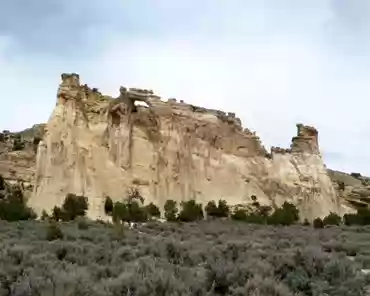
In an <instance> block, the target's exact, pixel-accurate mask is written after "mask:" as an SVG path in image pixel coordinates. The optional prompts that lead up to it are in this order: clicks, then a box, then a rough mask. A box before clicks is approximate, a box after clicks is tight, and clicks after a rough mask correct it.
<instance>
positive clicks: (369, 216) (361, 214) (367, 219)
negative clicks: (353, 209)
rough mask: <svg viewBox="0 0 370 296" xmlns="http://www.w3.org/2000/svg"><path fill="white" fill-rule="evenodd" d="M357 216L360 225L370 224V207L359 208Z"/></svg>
mask: <svg viewBox="0 0 370 296" xmlns="http://www.w3.org/2000/svg"><path fill="white" fill-rule="evenodd" d="M357 216H358V221H359V224H360V225H370V209H368V208H361V209H358V210H357Z"/></svg>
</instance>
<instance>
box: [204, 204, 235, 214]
mask: <svg viewBox="0 0 370 296" xmlns="http://www.w3.org/2000/svg"><path fill="white" fill-rule="evenodd" d="M204 210H205V212H206V213H207V217H213V218H227V217H228V216H229V214H230V208H229V206H228V205H227V202H226V200H219V201H218V206H217V205H216V203H215V201H213V200H212V201H209V202H208V204H207V205H206V207H205V208H204Z"/></svg>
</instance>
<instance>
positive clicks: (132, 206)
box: [127, 200, 148, 222]
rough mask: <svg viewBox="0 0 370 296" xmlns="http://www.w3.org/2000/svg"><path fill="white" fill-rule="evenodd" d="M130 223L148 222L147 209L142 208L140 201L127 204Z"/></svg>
mask: <svg viewBox="0 0 370 296" xmlns="http://www.w3.org/2000/svg"><path fill="white" fill-rule="evenodd" d="M127 209H128V217H129V219H128V221H127V222H145V221H147V220H148V216H147V212H146V209H145V207H143V206H141V205H140V204H139V202H138V201H136V200H132V201H131V202H129V203H128V204H127Z"/></svg>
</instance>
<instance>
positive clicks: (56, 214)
mask: <svg viewBox="0 0 370 296" xmlns="http://www.w3.org/2000/svg"><path fill="white" fill-rule="evenodd" d="M51 218H52V219H53V220H55V221H61V220H64V213H63V210H62V209H61V208H60V207H58V206H54V208H53V210H52V214H51Z"/></svg>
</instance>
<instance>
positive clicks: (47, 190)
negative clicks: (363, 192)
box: [29, 74, 340, 219]
mask: <svg viewBox="0 0 370 296" xmlns="http://www.w3.org/2000/svg"><path fill="white" fill-rule="evenodd" d="M138 101H140V102H141V105H139V104H138V103H137V102H138ZM143 105H145V106H143ZM297 128H298V133H297V136H295V137H294V138H293V139H292V145H291V148H290V149H284V150H282V149H279V148H274V149H272V151H271V153H268V151H266V149H265V148H264V147H263V146H262V145H261V142H260V140H259V138H258V136H256V134H255V133H254V132H251V131H250V130H248V129H243V128H242V125H241V121H240V119H238V118H237V117H236V116H235V114H234V113H225V112H222V111H218V110H210V109H205V108H201V107H197V106H193V105H189V104H186V103H184V102H183V101H180V102H177V101H176V100H174V99H171V100H168V101H167V102H164V101H162V100H161V99H160V97H158V96H156V95H154V93H153V91H151V90H142V89H132V88H131V89H127V88H124V87H121V88H120V96H119V97H118V98H115V99H113V98H110V97H107V96H104V95H102V94H101V93H100V92H99V91H98V90H97V89H91V88H89V87H88V86H87V85H81V84H80V78H79V76H78V75H77V74H63V75H62V83H61V85H60V87H59V90H58V95H57V104H56V107H55V109H54V112H53V113H52V115H51V117H50V120H49V122H48V123H47V126H46V130H45V136H44V138H43V140H42V141H41V142H40V144H39V146H38V153H37V160H36V171H35V179H34V192H33V195H32V197H31V198H30V200H29V203H30V205H31V206H32V207H33V208H34V209H35V210H36V211H37V212H39V213H40V212H41V211H42V210H43V209H46V210H47V211H50V210H51V209H52V207H54V205H60V204H61V203H62V202H63V200H64V197H65V196H66V194H67V193H75V194H78V195H85V196H87V197H88V198H89V203H90V207H89V212H88V215H89V216H90V217H92V218H101V217H102V216H103V215H104V214H103V208H104V207H103V204H104V198H105V196H110V197H111V198H112V199H113V200H120V199H122V198H123V197H124V196H125V193H126V190H127V189H128V188H130V187H137V188H138V189H139V190H140V192H141V193H142V195H143V196H144V198H145V200H146V202H150V201H153V202H155V203H157V204H159V205H160V206H162V205H163V204H164V202H165V201H166V200H167V199H170V198H171V199H175V200H177V201H181V200H187V199H191V198H196V199H197V200H199V201H201V202H203V203H206V202H208V201H209V200H218V199H226V200H227V201H228V203H229V204H232V205H237V204H249V203H251V202H252V201H251V196H252V195H255V196H257V197H258V201H259V202H260V203H261V204H266V205H273V206H274V205H280V204H282V203H283V202H284V201H291V202H293V203H295V204H296V205H297V206H298V207H299V208H300V210H301V213H302V219H303V218H308V219H313V218H314V217H316V216H320V217H323V216H325V215H327V214H328V213H329V212H330V211H332V212H339V209H340V202H339V200H338V198H337V194H336V191H335V190H334V187H333V185H332V183H331V180H330V178H329V176H328V174H327V171H326V168H325V167H324V165H323V162H322V159H321V156H320V153H319V145H318V132H317V131H316V130H315V129H314V128H312V127H308V126H304V125H297Z"/></svg>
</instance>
